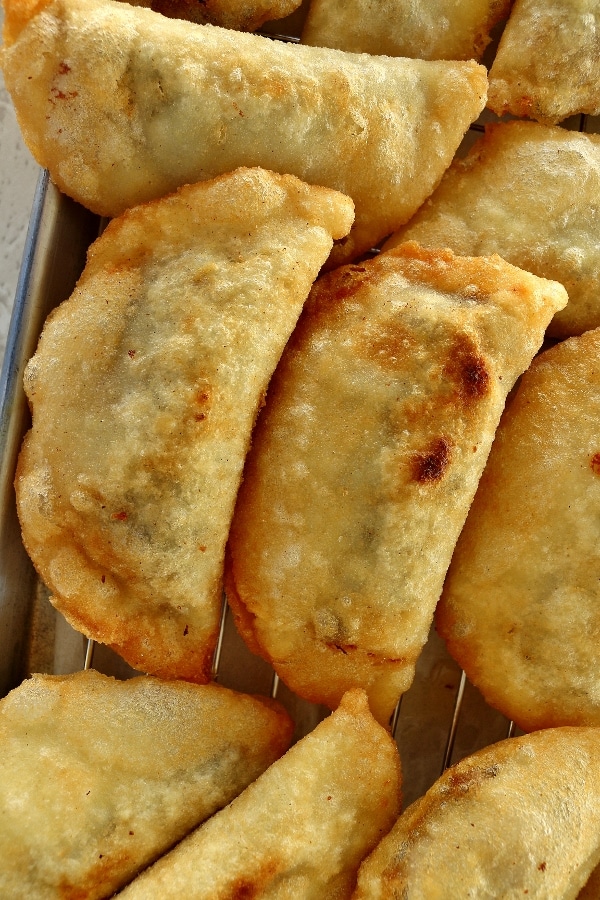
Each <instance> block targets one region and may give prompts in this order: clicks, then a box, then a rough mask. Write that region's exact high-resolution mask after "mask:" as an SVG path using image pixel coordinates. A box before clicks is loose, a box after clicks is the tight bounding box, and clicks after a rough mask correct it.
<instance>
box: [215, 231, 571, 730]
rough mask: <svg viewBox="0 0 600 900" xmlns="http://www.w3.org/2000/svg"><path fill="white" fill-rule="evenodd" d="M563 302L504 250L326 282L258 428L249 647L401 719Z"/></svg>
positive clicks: (293, 680)
mask: <svg viewBox="0 0 600 900" xmlns="http://www.w3.org/2000/svg"><path fill="white" fill-rule="evenodd" d="M565 302H566V293H565V290H564V288H563V287H562V286H561V285H558V284H556V283H553V282H547V281H543V280H542V279H539V278H537V277H536V276H534V275H530V274H529V273H527V272H522V271H520V270H519V269H515V268H514V267H513V266H510V265H509V264H508V263H505V262H504V261H503V260H501V259H499V258H498V257H496V258H493V259H467V258H460V257H456V256H454V255H453V254H452V253H451V252H450V251H429V250H423V249H421V248H419V247H418V246H417V245H416V244H414V243H412V244H407V245H404V246H402V247H399V248H397V249H396V250H395V251H391V252H389V253H383V254H381V255H380V256H378V257H377V258H375V259H373V260H371V261H369V262H365V263H362V264H360V265H355V266H346V267H343V268H341V269H338V270H336V271H335V272H331V273H329V274H328V275H327V276H325V277H323V278H321V279H320V280H319V281H317V282H316V284H315V286H314V288H313V290H312V292H311V296H310V298H309V301H308V302H307V306H306V308H305V312H304V314H303V316H302V317H301V319H300V321H299V323H298V326H297V328H296V330H295V332H294V334H293V335H292V338H291V340H290V341H289V343H288V345H287V347H286V350H285V352H284V355H283V357H282V360H281V363H280V365H279V367H278V368H277V371H276V373H275V375H274V377H273V380H272V382H271V386H270V388H269V393H268V396H267V403H266V406H265V407H264V409H263V411H262V413H261V416H260V418H259V421H258V423H257V427H256V430H255V432H254V435H253V440H252V449H251V452H250V454H249V456H248V459H247V465H246V468H245V471H244V480H243V483H242V486H241V490H240V493H239V495H238V501H237V505H236V510H235V514H234V518H233V522H232V529H231V533H230V539H229V544H228V553H227V562H226V579H225V582H226V591H227V596H228V599H229V602H230V604H231V605H232V607H233V610H234V613H235V615H236V621H237V624H238V627H239V629H240V631H241V634H242V635H243V637H244V639H245V640H246V642H247V644H248V646H249V647H250V649H251V650H253V651H254V652H256V653H258V654H260V655H262V656H264V657H265V658H267V659H269V660H270V661H271V663H272V664H273V666H274V668H275V670H276V671H277V673H278V674H279V676H280V677H281V678H282V679H283V681H284V682H285V683H286V684H287V685H288V686H289V687H291V688H292V690H294V691H295V692H296V693H298V694H299V695H300V696H302V697H306V698H307V699H309V700H313V701H314V702H318V703H325V704H328V705H329V706H331V707H332V708H334V707H335V706H336V705H337V703H338V702H339V700H340V698H341V696H342V694H343V693H344V691H345V690H347V689H349V688H350V687H352V686H361V687H363V688H364V689H365V690H366V691H367V693H368V695H369V700H370V702H371V708H372V709H373V712H374V714H375V715H376V716H377V718H378V719H379V721H381V722H387V720H388V717H389V715H390V714H391V712H392V710H393V707H394V705H395V703H396V702H397V700H398V698H399V697H400V695H401V694H402V693H403V692H404V691H405V690H406V689H407V688H408V687H409V685H410V684H411V682H412V679H413V674H414V665H415V661H416V659H417V657H418V655H419V653H420V651H421V649H422V647H423V645H424V643H425V641H426V639H427V635H428V632H429V628H430V625H431V620H432V617H433V611H434V608H435V605H436V603H437V601H438V599H439V596H440V593H441V590H442V584H443V580H444V576H445V574H446V570H447V568H448V565H449V563H450V557H451V555H452V550H453V549H454V544H455V543H456V539H457V537H458V535H459V533H460V530H461V528H462V525H463V523H464V520H465V518H466V515H467V511H468V509H469V505H470V503H471V500H472V499H473V496H474V494H475V489H476V487H477V483H478V481H479V477H480V475H481V472H482V470H483V466H484V464H485V460H486V458H487V454H488V452H489V448H490V445H491V442H492V439H493V436H494V433H495V430H496V426H497V424H498V420H499V418H500V414H501V412H502V409H503V406H504V401H505V397H506V394H507V392H508V391H509V390H510V388H511V386H512V385H513V383H514V381H515V379H516V378H517V377H518V375H520V373H521V372H522V371H523V370H524V369H526V368H527V366H528V365H529V363H530V361H531V358H532V357H533V355H534V353H535V352H536V350H537V349H538V348H539V346H540V344H541V342H542V339H543V335H544V330H545V328H546V326H547V323H548V321H549V320H550V318H551V317H552V315H553V314H554V312H555V311H556V309H558V308H560V307H561V306H562V305H564V303H565Z"/></svg>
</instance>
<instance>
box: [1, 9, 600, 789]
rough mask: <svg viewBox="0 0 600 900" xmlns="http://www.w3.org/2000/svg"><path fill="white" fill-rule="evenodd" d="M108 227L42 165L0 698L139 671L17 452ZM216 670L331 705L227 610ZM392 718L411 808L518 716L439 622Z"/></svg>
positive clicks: (11, 466)
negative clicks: (76, 611) (20, 494)
mask: <svg viewBox="0 0 600 900" xmlns="http://www.w3.org/2000/svg"><path fill="white" fill-rule="evenodd" d="M300 15H301V14H300ZM289 18H290V21H289V22H287V25H288V26H290V30H289V31H287V32H285V33H284V34H283V35H282V34H281V31H280V29H281V23H271V27H270V28H268V29H266V30H267V31H268V32H270V33H271V36H273V37H275V36H277V37H282V36H283V37H287V38H288V39H294V38H293V35H294V34H297V33H299V32H298V31H295V30H293V29H294V28H295V27H297V25H298V22H299V21H300V19H299V16H298V15H296V16H294V17H289ZM488 118H494V117H493V116H491V114H488V113H484V114H483V116H482V118H481V119H480V120H479V122H478V123H476V124H475V125H474V126H472V129H471V132H470V133H469V134H468V135H467V137H466V139H465V142H464V147H466V146H468V145H470V144H471V143H472V141H473V140H474V139H475V138H476V137H477V136H478V135H477V132H479V131H481V130H483V124H482V123H483V122H485V121H486V120H487V119H488ZM564 124H565V125H566V127H569V128H574V129H580V130H586V131H592V132H597V131H598V130H599V129H598V121H597V120H588V119H587V118H586V117H583V116H578V117H574V118H573V119H572V120H569V121H568V122H566V123H564ZM464 147H463V149H464ZM459 152H460V151H459ZM101 228H102V221H101V220H100V219H99V218H98V217H97V216H95V215H93V214H92V213H90V212H88V211H87V210H86V209H84V208H83V207H81V206H80V205H78V204H77V203H75V202H74V201H72V200H70V199H69V198H68V197H65V196H64V195H62V194H61V193H60V192H59V191H58V190H57V189H56V188H55V187H54V185H53V184H52V183H51V181H50V180H49V177H48V174H47V173H46V172H42V173H41V175H40V179H39V182H38V186H37V190H36V194H35V198H34V202H33V209H32V212H31V218H30V225H29V231H28V235H27V241H26V246H25V251H24V255H23V262H22V267H21V273H20V277H19V282H18V286H17V292H16V298H15V303H14V308H13V314H12V319H11V324H10V329H9V334H8V340H7V349H6V355H5V358H4V365H3V368H2V374H1V376H0V696H4V695H5V694H6V693H8V691H10V690H11V689H12V688H13V687H16V686H17V685H18V684H20V682H21V681H22V680H23V679H24V678H26V677H27V676H28V675H29V674H31V673H32V672H44V673H51V674H65V673H68V672H73V671H77V670H78V669H81V668H86V667H89V666H90V665H92V666H93V667H94V668H96V669H98V670H99V671H101V672H104V673H106V674H110V675H114V676H115V677H118V678H127V677H130V676H131V675H132V674H135V673H134V670H133V669H131V668H130V667H129V666H128V665H127V664H126V663H125V662H124V661H123V660H121V659H120V658H119V657H118V656H117V655H116V654H115V653H113V652H112V651H111V650H110V649H108V648H106V647H104V646H102V645H93V644H92V642H88V641H87V640H86V639H85V638H84V637H83V635H81V634H79V633H78V632H76V631H74V630H73V629H72V628H71V626H70V625H69V624H68V623H67V622H66V620H65V619H64V618H63V617H62V615H61V614H60V613H58V612H56V610H55V609H54V608H53V606H52V605H51V603H50V601H49V599H48V593H47V590H46V588H45V586H44V585H43V584H42V582H41V581H40V580H39V578H38V576H37V575H36V572H35V570H34V568H33V566H32V564H31V562H30V560H29V557H28V556H27V553H26V551H25V549H24V547H23V544H22V541H21V532H20V527H19V523H18V519H17V514H16V505H15V497H14V488H13V481H14V473H15V467H16V461H17V456H18V452H19V448H20V445H21V441H22V439H23V436H24V434H25V432H26V431H27V429H28V427H29V425H30V418H29V411H28V406H27V401H26V397H25V394H24V391H23V387H22V378H23V370H24V367H25V364H26V362H27V360H28V359H29V358H30V357H31V356H32V355H33V353H34V351H35V347H36V344H37V340H38V337H39V334H40V332H41V329H42V326H43V323H44V321H45V318H46V316H47V315H48V313H49V312H50V311H51V310H52V309H53V308H54V307H55V306H57V305H58V304H59V303H61V302H62V301H63V300H65V299H66V298H67V297H68V296H69V295H70V294H71V292H72V290H73V288H74V286H75V284H76V282H77V279H78V277H79V275H80V274H81V271H82V270H83V267H84V264H85V257H86V252H87V248H88V247H89V245H90V244H91V243H92V241H93V240H94V239H95V238H96V237H97V236H98V234H99V232H100V230H101ZM214 675H215V678H216V679H217V680H218V681H219V682H220V683H221V684H224V685H226V686H227V687H231V688H233V689H236V690H240V691H246V692H251V693H258V694H263V695H266V696H269V695H271V696H277V698H278V699H279V700H280V701H281V702H282V703H283V705H284V706H285V707H286V708H287V709H288V711H289V712H290V713H291V715H292V717H293V718H294V721H295V722H296V734H295V737H296V738H299V737H301V736H303V735H304V734H306V733H308V732H309V731H311V730H312V729H313V728H314V727H315V725H316V724H317V722H318V721H320V719H322V718H323V717H324V716H325V715H326V714H327V713H328V710H326V709H325V708H324V707H320V706H315V705H313V704H310V703H308V702H306V701H304V700H301V699H300V698H298V697H297V696H295V695H294V694H293V693H292V692H291V691H289V690H288V689H287V688H286V687H285V685H283V684H282V683H280V682H279V680H278V678H277V676H276V675H275V674H274V672H273V670H272V669H271V667H270V666H269V665H268V664H267V663H265V662H264V661H262V660H260V659H258V658H257V657H254V656H253V655H252V654H251V653H250V652H249V651H248V650H247V648H246V647H245V645H244V643H243V642H242V640H241V638H240V637H239V636H238V634H237V632H236V630H235V627H234V624H233V617H232V616H231V615H229V614H228V611H227V608H226V606H224V611H223V618H222V628H221V635H220V640H219V645H218V648H217V652H216V656H215V666H214ZM391 724H392V727H393V730H394V734H395V737H396V739H397V742H398V746H399V749H400V755H401V758H402V766H403V796H404V803H403V805H404V806H405V807H406V806H407V805H408V804H409V803H411V802H412V801H413V800H415V799H417V798H418V797H420V796H421V795H422V794H423V793H424V792H425V791H426V790H427V789H428V788H429V787H430V786H431V784H432V783H433V782H434V781H435V780H436V779H437V778H438V776H439V775H440V774H441V772H442V771H443V769H444V768H446V767H447V766H448V765H449V764H451V763H453V762H456V761H458V760H459V759H462V758H463V757H465V756H467V755H469V754H471V753H473V752H475V751H476V750H478V749H479V748H481V747H484V746H486V745H488V744H490V743H493V742H495V741H498V740H501V739H503V738H505V737H507V736H510V735H511V734H512V733H513V727H512V723H510V722H508V720H507V719H506V718H505V717H504V716H502V715H501V714H500V713H498V712H497V711H495V710H493V709H492V708H490V707H489V706H488V705H487V704H486V703H485V701H484V700H483V698H482V696H481V695H480V693H479V692H478V691H477V689H476V688H474V687H473V686H472V685H471V684H470V683H469V682H468V680H467V679H466V678H465V676H464V674H463V673H461V671H460V669H459V667H458V666H457V665H456V663H455V662H454V661H453V660H452V659H451V658H450V656H449V655H448V653H447V651H446V649H445V646H444V644H443V642H442V641H441V639H440V638H439V637H438V636H437V634H436V633H435V630H433V629H432V632H431V635H430V638H429V641H428V643H427V645H426V647H425V648H424V651H423V652H422V654H421V657H420V659H419V661H418V664H417V670H416V676H415V680H414V683H413V685H412V687H411V688H410V690H409V691H408V692H407V693H406V694H405V695H404V696H403V698H402V701H401V704H400V705H399V707H398V709H397V710H396V713H395V715H394V718H393V720H392V723H391Z"/></svg>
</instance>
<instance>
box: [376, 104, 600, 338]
mask: <svg viewBox="0 0 600 900" xmlns="http://www.w3.org/2000/svg"><path fill="white" fill-rule="evenodd" d="M599 209H600V136H597V135H587V134H581V133H578V132H575V131H567V130H566V129H564V128H555V127H549V126H544V125H538V124H537V123H535V122H507V123H500V124H496V125H492V126H489V127H488V128H486V132H485V136H484V137H483V138H482V139H481V140H479V141H477V142H476V144H475V145H474V146H473V148H472V149H471V152H470V153H469V154H468V156H467V157H466V158H465V159H461V160H456V161H455V162H454V163H453V165H452V166H451V168H450V169H449V170H448V172H447V173H446V175H445V176H444V179H443V180H442V183H441V184H440V186H439V188H438V189H437V191H436V192H435V193H434V194H433V196H432V197H431V199H430V200H428V201H427V203H425V204H424V206H423V207H422V208H421V209H420V210H419V212H418V213H417V214H416V215H415V216H414V217H413V218H412V219H411V221H410V222H409V223H408V224H407V225H406V227H405V228H402V229H400V230H399V232H398V233H397V234H396V235H394V237H392V238H391V239H390V240H389V241H388V242H387V243H386V244H385V249H388V248H390V247H394V246H395V245H396V244H399V243H402V242H403V241H406V240H415V241H418V242H419V243H421V244H423V245H424V246H426V247H436V246H438V247H450V248H451V249H452V250H454V252H455V253H462V254H464V255H469V256H475V255H478V256H487V255H489V254H491V253H498V254H499V256H502V257H503V258H504V259H506V260H508V262H511V263H513V265H515V266H519V267H520V268H522V269H526V270H527V271H529V272H533V273H534V274H535V275H540V276H541V277H542V278H550V279H552V280H555V281H558V282H560V283H561V284H563V285H564V286H565V288H566V289H567V293H568V295H569V303H568V305H567V306H566V307H565V309H564V310H562V311H561V312H559V313H557V315H556V316H555V317H554V319H553V321H552V323H551V325H550V328H549V330H548V331H549V334H551V335H553V336H555V337H569V336H570V335H574V334H581V333H582V332H584V331H588V330H589V329H591V328H597V327H598V326H600V243H599V242H598V210H599Z"/></svg>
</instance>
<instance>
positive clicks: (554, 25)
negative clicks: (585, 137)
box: [488, 0, 600, 125]
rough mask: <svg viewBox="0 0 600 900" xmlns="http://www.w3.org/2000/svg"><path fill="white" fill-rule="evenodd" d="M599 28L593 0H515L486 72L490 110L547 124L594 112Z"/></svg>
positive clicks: (599, 79) (599, 88) (599, 103)
mask: <svg viewBox="0 0 600 900" xmlns="http://www.w3.org/2000/svg"><path fill="white" fill-rule="evenodd" d="M599 32H600V7H599V6H598V2H597V0H516V2H515V5H514V7H513V9H512V12H511V15H510V18H509V20H508V23H507V25H506V28H505V29H504V32H503V34H502V37H501V39H500V44H499V46H498V52H497V54H496V58H495V59H494V62H493V65H492V68H491V70H490V91H489V97H488V106H489V107H490V109H493V110H494V112H496V113H498V115H503V113H507V112H509V113H512V114H513V115H515V116H529V117H530V118H532V119H537V121H538V122H543V123H544V124H546V125H555V124H556V123H557V122H561V121H562V120H563V119H566V118H567V116H571V115H574V114H575V113H589V114H590V115H592V116H597V115H598V114H599V113H600V52H599V51H600V44H599V41H598V33H599Z"/></svg>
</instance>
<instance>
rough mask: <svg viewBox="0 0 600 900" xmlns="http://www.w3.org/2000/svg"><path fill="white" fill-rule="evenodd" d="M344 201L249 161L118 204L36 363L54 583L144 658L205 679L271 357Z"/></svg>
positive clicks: (84, 626)
mask: <svg viewBox="0 0 600 900" xmlns="http://www.w3.org/2000/svg"><path fill="white" fill-rule="evenodd" d="M351 222H352V203H351V201H350V200H349V199H348V198H347V197H344V196H343V195H341V194H338V193H336V192H334V191H329V190H327V189H325V188H314V187H311V186H308V185H305V184H303V183H302V182H300V181H298V179H296V178H294V177H292V176H281V175H273V174H272V173H270V172H265V171H263V170H260V169H241V170H237V171H236V172H234V173H232V174H230V175H226V176H223V177H221V178H219V179H216V180H214V181H212V182H203V183H201V184H198V185H194V186H190V187H186V188H182V189H181V190H180V191H179V193H177V194H175V195H173V196H170V197H167V198H165V199H163V200H159V201H154V202H152V203H149V204H146V205H143V206H140V207H136V208H135V209H132V210H130V211H129V212H128V213H125V214H124V215H123V216H122V217H121V218H119V219H115V220H113V221H112V222H111V223H110V225H109V226H108V228H107V229H106V231H105V232H104V234H103V235H102V237H101V238H99V239H98V240H97V241H96V242H95V243H94V244H93V245H92V247H91V249H90V251H89V254H88V261H87V265H86V267H85V270H84V272H83V275H82V277H81V279H80V281H79V283H78V285H77V287H76V289H75V291H74V293H73V295H72V296H71V298H70V299H69V300H67V301H65V302H64V303H63V304H62V305H61V306H60V307H59V308H58V309H57V310H55V311H54V312H53V313H52V314H51V316H50V317H49V319H48V322H47V323H46V326H45V327H44V330H43V333H42V337H41V339H40V343H39V346H38V349H37V352H36V354H35V356H34V357H33V358H32V360H30V362H29V364H28V366H27V369H26V374H25V389H26V392H27V395H28V398H29V401H30V405H31V409H32V415H33V427H32V430H31V431H30V432H29V434H28V435H27V436H26V438H25V441H24V445H23V449H22V451H21V455H20V458H19V463H18V467H17V475H16V483H15V484H16V491H17V503H18V511H19V517H20V520H21V527H22V531H23V540H24V543H25V546H26V548H27V550H28V552H29V555H30V556H31V558H32V560H33V562H34V564H35V566H36V568H37V569H38V572H39V573H40V575H41V577H42V579H43V580H44V582H45V583H46V585H47V586H48V587H49V589H50V590H51V592H52V602H53V603H54V605H55V606H56V607H57V608H58V609H59V610H60V611H61V612H62V613H63V614H64V615H65V616H66V618H67V619H68V620H69V621H70V622H71V624H73V625H74V627H76V628H77V629H79V630H80V631H82V632H83V633H84V634H86V635H87V636H88V637H92V638H94V639H96V640H98V641H101V642H102V643H105V644H109V645H111V646H112V647H113V648H114V649H115V650H117V652H119V653H120V654H121V655H122V656H123V657H124V658H125V659H126V660H127V661H128V662H129V663H130V664H131V665H132V666H133V667H134V668H136V669H140V670H141V671H143V672H150V673H152V674H155V675H161V676H162V677H166V678H187V679H189V680H191V681H206V680H207V679H208V677H209V675H210V666H211V659H212V654H213V650H214V645H215V643H216V637H217V629H218V622H219V616H220V609H221V599H222V586H221V576H222V568H223V554H224V549H225V542H226V540H227V534H228V531H229V523H230V520H231V516H232V513H233V505H234V503H235V496H236V493H237V489H238V484H239V480H240V476H241V471H242V466H243V464H244V458H245V455H246V451H247V449H248V445H249V442H250V433H251V430H252V427H253V424H254V419H255V417H256V414H257V411H258V409H259V407H260V405H261V404H262V402H263V397H264V393H265V390H266V387H267V384H268V381H269V379H270V377H271V374H272V372H273V370H274V368H275V366H276V364H277V362H278V360H279V357H280V355H281V352H282V350H283V347H284V345H285V343H286V341H287V339H288V337H289V335H290V333H291V331H292V330H293V328H294V326H295V324H296V320H297V318H298V315H299V314H300V310H301V308H302V305H303V303H304V301H305V299H306V297H307V296H308V293H309V290H310V287H311V285H312V282H313V280H314V279H315V277H316V275H317V273H318V271H319V269H320V267H321V266H322V264H323V262H324V261H325V260H326V259H327V256H328V254H329V251H330V249H331V246H332V242H333V240H332V239H333V238H334V237H339V236H341V235H343V234H347V232H348V230H349V227H350V224H351Z"/></svg>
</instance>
